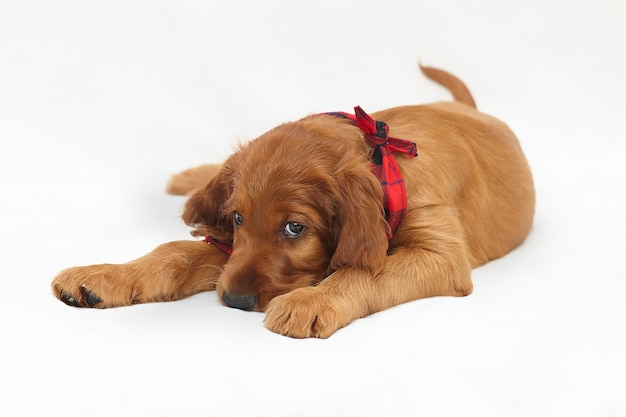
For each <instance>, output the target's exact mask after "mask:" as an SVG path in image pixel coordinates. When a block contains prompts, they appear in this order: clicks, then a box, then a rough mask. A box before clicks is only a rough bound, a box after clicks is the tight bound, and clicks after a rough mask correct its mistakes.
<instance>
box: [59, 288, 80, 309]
mask: <svg viewBox="0 0 626 417" xmlns="http://www.w3.org/2000/svg"><path fill="white" fill-rule="evenodd" d="M61 301H63V302H64V303H65V304H67V305H68V306H72V307H78V306H79V305H80V303H79V302H78V300H77V299H76V298H74V297H72V296H71V295H70V294H68V293H66V292H65V291H63V292H61Z"/></svg>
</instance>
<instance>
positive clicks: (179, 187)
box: [166, 164, 222, 195]
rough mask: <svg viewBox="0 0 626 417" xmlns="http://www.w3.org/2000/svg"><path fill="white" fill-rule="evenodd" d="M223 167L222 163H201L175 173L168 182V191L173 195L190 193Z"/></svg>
mask: <svg viewBox="0 0 626 417" xmlns="http://www.w3.org/2000/svg"><path fill="white" fill-rule="evenodd" d="M221 168H222V165H221V164H209V165H201V166H198V167H195V168H190V169H187V170H185V171H183V172H180V173H178V174H174V175H172V176H171V177H170V179H169V181H168V182H167V187H166V191H167V193H168V194H173V195H189V194H190V193H191V192H192V191H194V190H196V189H198V188H200V187H202V186H203V185H205V184H206V183H207V182H209V180H210V179H211V178H213V177H214V176H215V175H216V174H217V173H218V172H219V170H220V169H221Z"/></svg>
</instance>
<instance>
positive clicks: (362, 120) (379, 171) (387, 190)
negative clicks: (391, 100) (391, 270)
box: [324, 106, 417, 239]
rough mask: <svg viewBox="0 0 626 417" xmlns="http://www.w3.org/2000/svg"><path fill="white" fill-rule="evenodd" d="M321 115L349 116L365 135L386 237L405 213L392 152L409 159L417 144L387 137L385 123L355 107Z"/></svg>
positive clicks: (404, 191)
mask: <svg viewBox="0 0 626 417" xmlns="http://www.w3.org/2000/svg"><path fill="white" fill-rule="evenodd" d="M324 114H328V115H331V116H337V117H342V118H344V119H349V120H351V121H353V122H354V123H355V124H356V125H357V127H358V128H359V129H360V130H361V131H362V132H363V133H364V134H365V140H367V142H368V144H369V145H370V147H371V148H370V153H369V159H370V161H372V165H371V167H370V170H371V171H372V173H373V174H374V175H375V176H376V178H378V181H380V185H381V186H382V188H383V204H384V207H385V217H386V219H387V223H389V231H388V233H387V238H388V239H391V238H392V237H393V234H394V233H395V232H396V231H397V230H398V227H400V223H402V220H403V219H404V215H405V213H406V189H405V187H404V180H403V179H402V173H401V172H400V168H399V167H398V163H397V162H396V160H395V158H394V157H393V154H394V153H404V154H407V155H409V157H410V158H413V157H415V156H417V146H416V145H415V143H413V142H410V141H408V140H404V139H397V138H393V137H390V136H389V126H388V125H387V123H385V122H383V121H380V120H374V119H373V118H372V117H371V116H370V115H369V114H367V113H365V112H364V111H363V109H362V108H361V107H359V106H357V107H355V108H354V114H349V113H344V112H331V113H324Z"/></svg>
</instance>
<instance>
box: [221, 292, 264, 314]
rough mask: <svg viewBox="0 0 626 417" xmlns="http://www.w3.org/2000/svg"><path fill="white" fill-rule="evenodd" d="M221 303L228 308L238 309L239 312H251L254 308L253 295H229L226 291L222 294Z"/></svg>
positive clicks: (254, 300) (254, 298) (254, 297)
mask: <svg viewBox="0 0 626 417" xmlns="http://www.w3.org/2000/svg"><path fill="white" fill-rule="evenodd" d="M222 301H223V302H224V304H226V305H227V306H228V307H233V308H238V309H240V310H247V311H249V310H252V309H253V308H254V307H255V306H256V296H255V295H237V294H229V293H227V292H226V291H224V292H223V293H222Z"/></svg>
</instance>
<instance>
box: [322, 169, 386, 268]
mask: <svg viewBox="0 0 626 417" xmlns="http://www.w3.org/2000/svg"><path fill="white" fill-rule="evenodd" d="M335 178H336V181H337V190H336V191H337V193H336V196H335V200H336V201H335V204H336V207H335V210H336V219H335V224H334V226H333V227H334V230H333V232H332V233H333V235H334V242H335V252H334V254H333V257H332V258H331V260H330V265H329V273H331V272H334V271H336V270H338V269H341V268H358V269H363V270H366V271H369V272H371V273H377V272H379V271H380V269H382V267H383V264H384V262H385V257H386V256H387V249H388V247H389V242H388V240H387V232H388V230H389V224H388V223H387V221H386V220H385V214H384V208H383V191H382V188H381V186H380V183H379V182H378V180H377V179H376V177H375V176H374V175H373V174H372V173H371V172H370V171H369V169H368V168H367V166H365V165H364V164H362V163H361V162H359V163H354V164H352V166H350V167H343V168H342V169H341V170H340V172H339V173H338V174H337V176H336V177H335Z"/></svg>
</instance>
